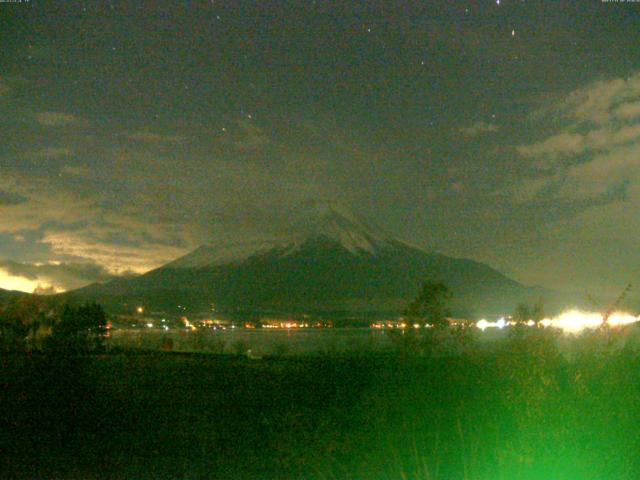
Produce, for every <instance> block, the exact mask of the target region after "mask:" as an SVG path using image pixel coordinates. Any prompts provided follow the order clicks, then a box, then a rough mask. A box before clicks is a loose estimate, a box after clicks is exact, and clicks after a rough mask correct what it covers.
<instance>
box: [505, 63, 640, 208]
mask: <svg viewBox="0 0 640 480" xmlns="http://www.w3.org/2000/svg"><path fill="white" fill-rule="evenodd" d="M639 115H640V74H636V75H633V76H631V77H629V78H628V79H619V78H618V79H612V80H608V81H598V82H594V83H592V84H590V85H587V86H586V87H583V88H580V89H578V90H576V91H574V92H572V93H570V94H569V95H568V96H567V98H566V99H565V100H562V101H560V102H559V103H558V106H557V107H555V106H554V107H552V108H549V109H547V110H546V112H545V114H544V115H543V116H542V117H537V118H539V120H541V121H542V122H543V125H541V126H540V127H539V129H542V130H544V129H545V128H546V125H545V123H546V124H550V125H553V124H556V123H557V120H558V119H560V120H561V122H562V126H561V129H560V131H556V132H555V133H552V134H551V135H548V136H547V137H546V138H542V139H540V140H538V141H536V142H533V143H529V144H525V145H519V146H517V147H516V151H517V153H518V154H519V155H520V156H522V157H523V158H526V159H529V160H531V161H532V163H531V167H533V170H534V171H536V174H535V176H534V177H529V178H526V179H525V180H524V181H523V182H522V183H521V184H519V185H518V186H517V187H516V188H515V189H514V194H515V195H514V196H515V198H516V200H519V201H532V200H534V199H536V198H538V199H541V198H542V197H543V196H545V197H547V198H549V197H552V198H555V199H557V200H565V201H570V202H584V201H587V204H600V203H602V202H608V201H616V200H618V199H620V198H626V191H627V190H628V189H629V187H631V186H633V185H635V184H640V173H638V172H639V170H640V169H639V168H638V167H640V161H639V159H640V117H639ZM544 172H546V176H545V175H544ZM541 173H542V174H543V175H542V176H541Z"/></svg>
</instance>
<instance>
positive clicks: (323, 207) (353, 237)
mask: <svg viewBox="0 0 640 480" xmlns="http://www.w3.org/2000/svg"><path fill="white" fill-rule="evenodd" d="M290 218H291V221H292V228H293V232H294V233H293V235H294V236H296V237H297V241H298V242H300V241H301V240H307V239H309V238H314V237H326V238H328V239H330V240H333V241H335V242H338V243H339V244H340V245H342V246H343V247H344V248H346V249H347V250H349V251H350V252H352V253H356V252H358V251H367V252H369V253H375V251H376V250H377V249H378V248H379V247H380V246H382V245H384V244H385V243H386V242H387V241H388V240H389V239H388V238H387V237H386V236H385V235H384V234H381V233H380V231H379V230H377V229H374V228H373V227H372V226H370V225H369V224H368V223H367V222H366V221H365V220H364V219H362V218H360V217H358V216H356V215H355V214H353V213H352V212H350V211H349V210H348V209H346V208H344V207H343V206H341V205H338V204H337V203H333V202H328V201H322V200H308V201H306V202H304V203H303V204H302V205H300V206H299V207H297V208H296V209H294V210H293V211H292V212H291V215H290Z"/></svg>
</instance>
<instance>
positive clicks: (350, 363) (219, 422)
mask: <svg viewBox="0 0 640 480" xmlns="http://www.w3.org/2000/svg"><path fill="white" fill-rule="evenodd" d="M572 351H573V354H572V355H571V357H570V359H568V358H567V356H563V355H560V354H559V352H558V349H557V347H556V339H555V338H554V337H553V336H552V335H550V334H548V333H545V332H534V334H531V335H526V336H524V337H522V338H511V339H509V340H505V341H503V342H501V343H499V344H497V345H496V346H495V348H492V349H482V350H476V351H473V350H469V351H466V353H464V354H463V355H458V356H446V355H443V356H439V357H437V358H430V357H425V356H412V355H406V354H384V355H381V354H376V355H367V354H363V353H362V352H360V353H359V354H358V355H357V356H348V355H334V356H328V355H327V356H318V357H295V356H292V357H280V358H270V359H269V358H267V359H264V360H258V361H252V360H249V359H246V358H244V357H240V356H238V357H236V356H233V355H228V356H221V355H203V354H176V353H154V354H150V353H145V354H136V353H135V352H125V353H119V354H115V353H114V354H110V355H102V356H86V357H76V358H62V357H52V356H45V355H40V356H37V355H36V356H33V357H27V356H24V355H23V356H20V355H15V354H11V355H9V354H6V355H5V356H4V357H3V368H2V372H1V373H0V376H1V382H2V384H3V389H2V393H1V395H2V397H0V398H1V401H2V405H1V407H2V409H1V412H2V413H1V414H0V418H1V419H2V429H1V430H0V431H1V433H0V435H1V436H0V440H1V443H0V448H1V449H2V463H1V466H0V468H1V469H2V470H1V471H0V477H1V478H74V479H75V478H82V479H85V478H87V479H91V478H136V479H138V478H140V479H145V478H215V479H226V478H229V479H231V478H233V479H242V478H252V479H254V478H255V479H285V478H286V479H316V478H317V479H333V478H338V479H343V478H344V479H346V478H353V479H387V478H388V479H426V480H456V479H461V480H467V479H474V480H501V479H504V480H507V479H508V480H512V479H523V480H527V479H531V480H543V479H544V480H546V479H554V480H563V479H566V480H582V479H584V480H588V479H589V480H590V479H593V480H596V479H597V480H609V479H611V480H621V479H622V480H623V479H630V480H631V479H635V478H640V459H639V458H638V456H637V452H639V451H640V435H638V432H637V428H638V426H639V425H640V354H638V352H637V351H636V350H634V349H617V350H614V349H610V348H607V344H606V340H605V339H604V338H600V337H598V336H597V335H591V336H585V337H584V338H581V339H577V340H574V348H573V350H572Z"/></svg>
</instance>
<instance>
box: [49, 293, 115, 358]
mask: <svg viewBox="0 0 640 480" xmlns="http://www.w3.org/2000/svg"><path fill="white" fill-rule="evenodd" d="M106 331H107V315H106V313H105V311H104V309H103V308H102V307H101V306H100V305H98V304H96V303H88V304H84V305H80V306H79V307H73V306H70V305H65V306H64V308H63V309H62V312H61V314H60V317H59V318H58V320H57V321H56V322H55V324H54V325H53V328H52V331H51V336H50V337H49V341H48V347H49V348H51V349H52V350H56V351H65V352H68V353H85V352H89V351H101V350H103V349H104V340H105V334H106Z"/></svg>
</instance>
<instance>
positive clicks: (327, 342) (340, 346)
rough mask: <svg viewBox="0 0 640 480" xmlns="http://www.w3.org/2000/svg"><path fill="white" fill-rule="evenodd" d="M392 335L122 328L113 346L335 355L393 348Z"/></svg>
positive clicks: (113, 338)
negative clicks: (166, 330) (165, 330)
mask: <svg viewBox="0 0 640 480" xmlns="http://www.w3.org/2000/svg"><path fill="white" fill-rule="evenodd" d="M389 337H390V334H389V332H386V331H384V330H382V331H381V330H373V329H369V328H340V329H330V328H327V329H295V330H293V329H292V330H275V331H274V330H269V331H265V330H257V329H255V330H254V329H233V330H232V329H227V330H210V329H200V330H196V331H188V330H172V331H168V332H164V331H160V330H137V329H130V330H129V329H119V330H114V331H113V332H112V336H111V340H110V344H111V346H112V347H125V348H126V347H129V348H139V349H145V350H163V349H164V350H167V349H171V350H173V351H178V352H207V353H246V352H247V351H248V350H251V353H252V354H253V355H257V356H261V355H300V354H327V353H328V354H331V353H341V352H358V351H384V350H385V349H388V348H389V347H390V346H391V340H390V338H389Z"/></svg>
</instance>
